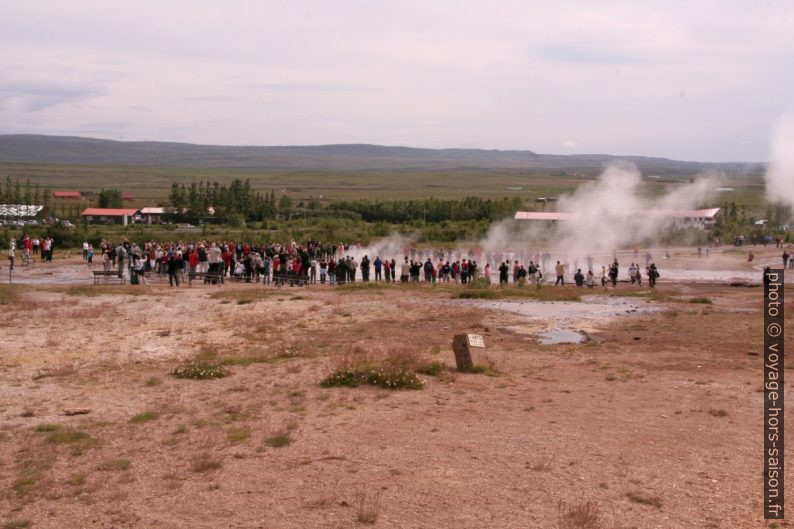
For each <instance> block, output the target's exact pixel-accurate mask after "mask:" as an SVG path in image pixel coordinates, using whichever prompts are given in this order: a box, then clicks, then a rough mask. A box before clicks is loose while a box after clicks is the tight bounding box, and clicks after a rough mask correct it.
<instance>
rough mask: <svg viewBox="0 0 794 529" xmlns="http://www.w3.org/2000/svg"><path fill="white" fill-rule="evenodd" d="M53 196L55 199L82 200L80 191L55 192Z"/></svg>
mask: <svg viewBox="0 0 794 529" xmlns="http://www.w3.org/2000/svg"><path fill="white" fill-rule="evenodd" d="M52 196H54V197H55V198H80V191H55V192H54V193H53V194H52Z"/></svg>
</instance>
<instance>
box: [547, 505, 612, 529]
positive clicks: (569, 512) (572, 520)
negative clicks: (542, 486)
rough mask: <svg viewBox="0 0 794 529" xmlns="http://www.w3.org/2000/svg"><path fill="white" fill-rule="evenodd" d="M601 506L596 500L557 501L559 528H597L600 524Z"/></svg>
mask: <svg viewBox="0 0 794 529" xmlns="http://www.w3.org/2000/svg"><path fill="white" fill-rule="evenodd" d="M600 516H601V506H600V505H599V504H598V502H597V501H595V500H581V499H580V500H578V501H576V502H574V503H568V502H565V501H563V500H559V501H558V502H557V527H558V528H559V529H596V528H597V527H598V526H599V519H600Z"/></svg>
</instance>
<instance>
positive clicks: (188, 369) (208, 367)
mask: <svg viewBox="0 0 794 529" xmlns="http://www.w3.org/2000/svg"><path fill="white" fill-rule="evenodd" d="M230 374H231V373H230V372H229V371H228V370H227V369H226V368H224V367H222V366H219V365H217V364H209V363H204V362H188V363H187V364H183V365H181V366H179V367H177V368H174V370H173V371H171V375H172V376H174V377H176V378H189V379H192V380H208V379H213V378H223V377H228V376H229V375H230Z"/></svg>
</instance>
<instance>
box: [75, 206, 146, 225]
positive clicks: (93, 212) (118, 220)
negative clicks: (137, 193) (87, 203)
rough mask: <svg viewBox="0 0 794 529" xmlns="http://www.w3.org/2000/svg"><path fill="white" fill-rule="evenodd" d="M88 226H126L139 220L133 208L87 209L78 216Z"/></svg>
mask: <svg viewBox="0 0 794 529" xmlns="http://www.w3.org/2000/svg"><path fill="white" fill-rule="evenodd" d="M80 216H81V217H83V218H84V219H85V221H86V222H87V223H88V224H122V225H124V226H126V225H127V224H130V223H133V222H136V221H138V220H140V211H139V210H137V209H135V208H118V209H112V208H88V209H86V210H85V211H83V212H82V213H81V214H80Z"/></svg>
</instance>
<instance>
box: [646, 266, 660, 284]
mask: <svg viewBox="0 0 794 529" xmlns="http://www.w3.org/2000/svg"><path fill="white" fill-rule="evenodd" d="M657 279H659V270H657V269H656V263H651V266H650V267H649V268H648V285H649V286H650V287H651V288H656V280H657Z"/></svg>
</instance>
